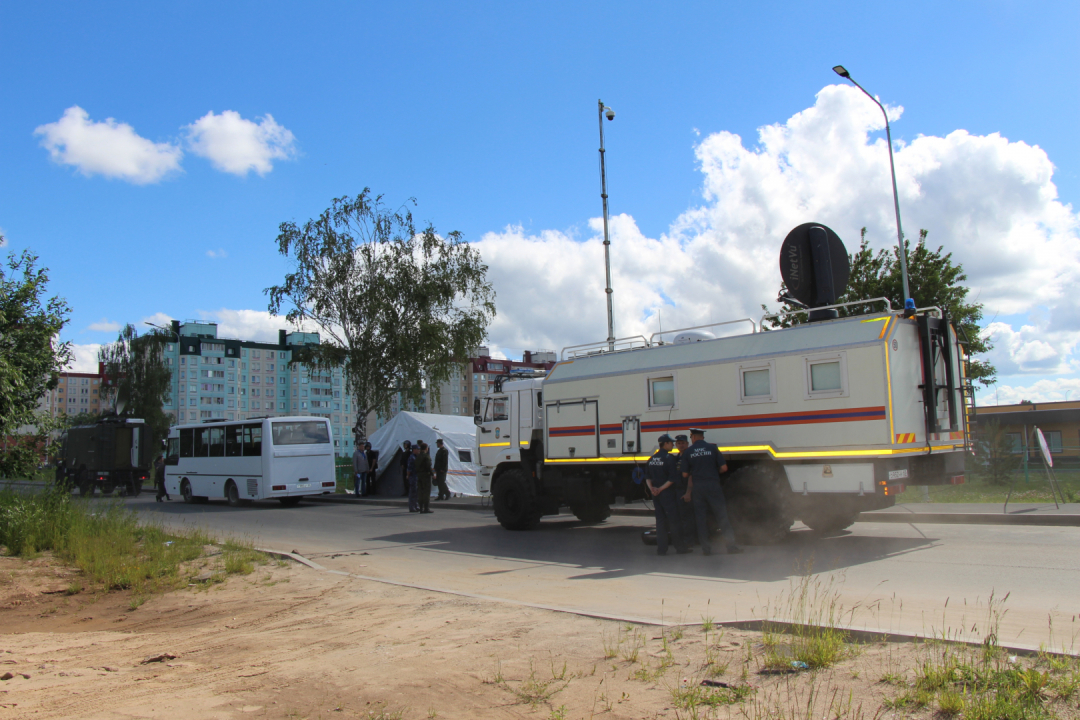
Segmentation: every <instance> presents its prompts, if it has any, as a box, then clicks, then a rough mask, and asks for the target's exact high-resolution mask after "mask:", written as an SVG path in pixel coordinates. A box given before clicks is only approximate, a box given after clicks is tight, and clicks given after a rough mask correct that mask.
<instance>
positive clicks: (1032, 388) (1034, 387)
mask: <svg viewBox="0 0 1080 720" xmlns="http://www.w3.org/2000/svg"><path fill="white" fill-rule="evenodd" d="M1066 399H1068V400H1080V378H1047V379H1043V380H1039V381H1037V382H1034V383H1032V384H1030V385H1000V384H999V385H993V386H991V387H989V388H987V389H986V390H983V391H982V392H980V393H979V405H1015V404H1016V403H1019V402H1020V401H1021V400H1030V401H1031V402H1060V401H1062V400H1066Z"/></svg>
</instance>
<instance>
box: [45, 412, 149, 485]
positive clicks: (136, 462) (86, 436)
mask: <svg viewBox="0 0 1080 720" xmlns="http://www.w3.org/2000/svg"><path fill="white" fill-rule="evenodd" d="M60 447H61V451H60V458H61V460H62V462H63V463H64V467H65V469H66V475H67V482H68V485H69V487H75V488H78V490H79V494H80V495H83V496H86V495H93V494H94V492H95V491H100V492H101V494H103V495H111V494H112V493H113V492H115V491H116V490H119V491H120V494H121V495H129V496H133V497H134V496H137V495H138V494H139V493H140V492H142V486H143V483H144V482H147V481H148V480H149V479H150V466H151V463H152V462H153V448H152V447H151V440H150V428H149V427H148V426H147V425H146V423H145V422H143V421H142V420H141V419H138V418H128V417H118V416H115V415H114V416H110V417H105V418H102V419H101V420H98V421H97V422H95V423H93V424H92V425H79V426H77V427H73V428H68V429H67V430H66V431H65V432H64V433H63V434H62V435H61V436H60Z"/></svg>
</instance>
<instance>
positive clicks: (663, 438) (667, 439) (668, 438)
mask: <svg viewBox="0 0 1080 720" xmlns="http://www.w3.org/2000/svg"><path fill="white" fill-rule="evenodd" d="M656 442H658V443H659V444H661V445H663V444H664V443H666V442H675V441H674V440H672V439H671V436H670V435H667V434H664V435H661V436H660V437H658V438H656Z"/></svg>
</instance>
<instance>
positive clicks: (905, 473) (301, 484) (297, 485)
mask: <svg viewBox="0 0 1080 720" xmlns="http://www.w3.org/2000/svg"><path fill="white" fill-rule="evenodd" d="M891 474H892V473H890V475H891ZM904 477H907V470H905V471H904ZM296 487H302V488H304V487H311V483H296Z"/></svg>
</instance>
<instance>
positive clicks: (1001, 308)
mask: <svg viewBox="0 0 1080 720" xmlns="http://www.w3.org/2000/svg"><path fill="white" fill-rule="evenodd" d="M901 115H902V108H890V117H891V118H893V117H895V118H899V117H900V116H901ZM883 127H884V123H883V120H882V117H881V114H880V111H879V110H878V109H877V108H876V107H875V106H874V105H873V104H872V103H870V102H869V101H868V100H867V99H866V98H865V97H864V96H862V94H861V93H860V92H859V91H858V90H856V89H854V88H851V87H848V86H840V85H834V86H828V87H826V88H824V89H822V91H821V92H820V93H819V94H818V97H817V101H816V103H815V104H814V106H813V107H811V108H808V109H806V110H804V111H802V112H800V113H797V114H795V115H794V116H792V117H791V118H790V119H788V120H787V122H785V123H778V124H775V125H769V126H766V127H763V128H760V129H759V131H758V144H757V145H755V146H753V147H747V146H746V145H745V144H744V143H743V140H742V139H741V138H740V137H739V136H737V135H734V134H732V133H728V132H719V133H714V134H712V135H709V136H707V137H704V138H703V139H702V140H701V141H700V143H699V144H698V145H697V147H696V149H695V152H696V156H697V159H698V163H699V166H700V168H701V171H702V173H703V176H704V178H703V197H704V202H703V203H702V204H701V205H700V206H698V207H694V208H691V209H690V210H688V211H687V212H685V213H683V214H682V215H681V216H680V217H678V218H677V219H676V220H675V221H674V222H673V223H672V224H671V227H670V229H669V231H668V232H667V233H665V234H664V235H662V236H661V237H659V238H648V237H645V236H644V235H643V234H642V233H641V232H640V230H639V229H638V228H637V225H636V223H635V222H634V219H633V218H632V217H631V216H629V215H617V216H615V217H613V218H612V219H611V236H612V250H611V257H612V275H613V278H612V286H613V288H614V290H615V295H614V302H615V318H616V335H618V336H627V335H633V334H644V335H646V336H648V335H649V334H651V333H652V332H655V331H656V330H657V329H658V328H659V319H661V318H662V320H663V325H664V327H666V328H673V327H676V326H683V327H685V326H690V325H699V324H704V323H708V322H716V321H721V320H731V319H735V318H739V317H746V316H749V317H752V318H754V319H755V320H757V319H758V318H760V316H761V314H762V313H761V310H760V308H759V305H760V304H761V303H767V304H769V305H770V306H773V307H775V305H776V302H775V301H776V292H777V290H778V288H779V284H780V275H779V268H778V257H777V256H778V252H779V249H780V244H781V242H782V241H783V238H784V236H785V235H786V234H787V233H788V231H789V230H790V229H791V228H793V227H795V226H796V225H799V224H801V223H804V222H807V221H816V222H822V223H825V224H826V225H829V226H830V227H832V228H833V229H834V230H836V231H837V233H838V234H839V235H840V237H841V238H842V239H843V240H844V241H845V243H846V245H847V247H848V249H849V250H852V251H854V250H855V249H857V247H858V241H859V229H860V228H861V227H863V226H865V227H867V229H868V238H870V239H871V242H872V244H874V245H875V247H884V246H887V245H890V244H892V243H894V242H895V237H896V226H895V218H894V215H893V203H892V186H891V183H890V180H889V163H888V151H887V147H886V145H885V141H884V139H880V138H879V139H872V138H871V136H870V133H871V132H874V131H877V130H879V129H883ZM895 129H896V128H894V130H895ZM895 156H896V169H897V178H898V185H899V192H900V208H901V214H902V217H903V219H904V227H905V228H906V233H907V235H908V236H909V237H911V238H917V237H918V231H919V229H920V228H926V229H928V230H929V231H930V236H929V242H931V243H932V244H933V246H934V247H936V246H937V245H944V246H945V248H946V251H951V252H953V256H954V259H955V260H957V261H958V262H960V263H961V264H963V266H964V269H965V271H966V272H967V274H968V284H969V286H970V287H971V288H972V296H973V297H974V298H975V299H978V300H979V301H980V302H983V303H985V305H986V309H987V315H988V316H989V317H993V316H994V315H995V314H998V313H1001V314H1008V313H1018V312H1027V311H1030V310H1031V309H1033V308H1035V307H1038V306H1046V307H1049V308H1050V309H1051V311H1052V313H1054V314H1055V315H1056V316H1058V317H1062V318H1070V319H1071V320H1072V323H1071V325H1072V327H1070V328H1063V327H1062V328H1057V329H1058V330H1060V331H1062V332H1063V333H1064V331H1066V330H1071V329H1075V330H1078V331H1080V305H1078V303H1077V300H1076V299H1075V298H1074V294H1073V293H1070V292H1068V288H1069V286H1070V285H1072V284H1073V283H1075V282H1077V281H1080V242H1078V237H1077V230H1078V226H1080V223H1078V217H1077V215H1076V213H1074V212H1073V210H1072V208H1071V207H1069V206H1066V205H1063V204H1062V203H1061V202H1060V201H1059V200H1058V199H1057V190H1056V188H1055V186H1054V184H1053V182H1052V173H1053V165H1052V164H1051V163H1050V161H1049V159H1048V158H1047V156H1046V153H1045V152H1043V151H1042V150H1041V149H1040V148H1038V147H1033V146H1030V145H1027V144H1025V143H1022V142H1009V141H1008V140H1006V139H1005V138H1002V137H1000V136H999V135H996V134H994V135H988V136H975V135H971V134H969V133H967V132H965V131H963V130H958V131H955V132H952V133H950V134H948V135H947V136H946V137H924V136H920V137H918V138H916V139H915V140H913V141H912V142H910V143H909V144H907V145H905V146H902V147H899V148H897V149H896V151H895ZM590 230H591V234H590V236H589V237H587V238H584V239H583V240H581V241H579V240H578V239H575V238H573V237H571V236H570V235H568V234H567V233H563V232H559V231H553V230H548V231H542V232H539V233H536V234H532V235H528V234H526V233H525V232H524V231H523V230H522V229H521V228H520V227H508V228H504V229H503V230H502V231H500V232H492V233H488V234H486V235H484V236H483V237H482V238H481V239H480V240H479V242H478V243H477V247H478V249H479V250H480V252H481V253H482V255H483V257H484V260H485V262H487V263H488V265H489V266H490V270H489V277H490V278H491V280H492V282H493V283H494V285H495V289H496V291H497V293H498V309H499V315H498V317H497V318H496V321H495V323H494V325H493V326H492V327H491V342H492V344H493V345H499V346H503V347H512V348H549V349H556V350H558V349H560V348H561V347H562V346H565V345H571V344H576V343H581V342H588V341H594V340H596V341H599V340H602V339H603V338H604V337H605V336H606V319H605V302H604V265H603V245H602V244H601V225H600V221H599V220H598V219H595V218H594V219H592V220H591V221H590ZM658 311H659V313H660V316H661V317H660V318H658V317H657V312H658ZM1005 327H1009V326H1007V325H1006V326H1005ZM1010 330H1011V328H1010ZM1044 330H1045V329H1043V331H1038V332H1037V331H1035V329H1033V330H1032V331H1031V332H1028V333H1027V334H1026V335H1024V334H1023V331H1016V332H1020V333H1021V335H1022V341H1019V340H1018V341H1016V342H1014V341H1013V339H1012V338H1011V337H1010V339H1009V340H1008V342H1006V335H1005V330H1004V328H998V327H995V329H994V332H995V333H996V335H995V338H998V337H1000V338H1001V341H1002V342H1001V345H1002V347H1005V348H1013V349H1014V352H1015V353H1016V354H1015V358H1014V359H1011V360H1010V362H1012V363H1013V364H1014V365H1016V366H1017V367H1018V368H1020V371H1024V372H1043V373H1045V372H1048V371H1060V370H1062V369H1063V368H1067V367H1069V365H1068V363H1069V360H1068V357H1069V355H1070V353H1071V351H1072V347H1073V346H1074V344H1075V340H1073V339H1072V336H1071V335H1068V334H1061V335H1060V336H1053V337H1050V336H1048V335H1047V333H1046V332H1045V331H1044ZM1036 334H1037V335H1038V337H1036ZM1040 343H1041V344H1040ZM1011 357H1012V356H1010V358H1011Z"/></svg>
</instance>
